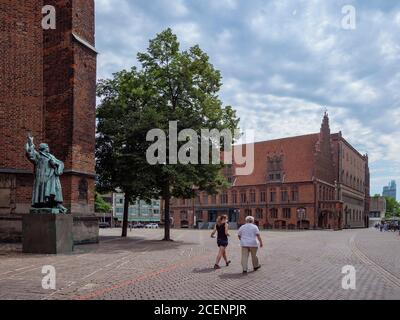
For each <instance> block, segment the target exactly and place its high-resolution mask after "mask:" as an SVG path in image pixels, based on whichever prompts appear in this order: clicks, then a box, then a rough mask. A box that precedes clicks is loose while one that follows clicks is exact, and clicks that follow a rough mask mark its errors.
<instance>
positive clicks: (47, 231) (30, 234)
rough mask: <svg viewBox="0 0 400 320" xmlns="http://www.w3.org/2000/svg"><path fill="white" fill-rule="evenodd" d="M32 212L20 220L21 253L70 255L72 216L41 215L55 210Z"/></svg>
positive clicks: (35, 210) (71, 246)
mask: <svg viewBox="0 0 400 320" xmlns="http://www.w3.org/2000/svg"><path fill="white" fill-rule="evenodd" d="M32 210H33V211H34V212H35V213H32ZM32 210H31V214H28V215H24V216H23V218H22V251H23V252H24V253H33V254H67V253H71V252H72V251H73V246H74V244H73V234H72V227H73V217H72V215H65V214H50V213H49V211H47V212H48V213H43V212H46V210H57V209H32ZM38 210H39V211H38ZM40 210H41V211H40ZM38 212H40V213H38Z"/></svg>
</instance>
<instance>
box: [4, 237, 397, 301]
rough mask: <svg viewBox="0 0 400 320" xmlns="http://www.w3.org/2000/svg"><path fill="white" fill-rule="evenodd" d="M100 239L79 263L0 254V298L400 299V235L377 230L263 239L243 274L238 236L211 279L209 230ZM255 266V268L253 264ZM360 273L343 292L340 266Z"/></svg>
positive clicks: (73, 258)
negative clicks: (256, 262) (47, 281)
mask: <svg viewBox="0 0 400 320" xmlns="http://www.w3.org/2000/svg"><path fill="white" fill-rule="evenodd" d="M120 232H121V230H120V229H110V230H102V231H101V243H100V244H99V245H84V246H77V247H76V248H75V252H74V253H73V254H72V255H60V256H38V255H25V254H22V253H21V246H20V245H5V244H1V245H0V299H145V300H150V299H151V300H153V299H165V300H178V299H211V300H212V299H227V300H231V299H245V300H249V299H250V300H257V299H400V236H399V235H398V234H394V233H391V232H390V233H389V232H388V233H380V232H379V231H376V230H365V229H362V230H344V231H339V232H334V231H306V232H268V231H265V232H262V237H263V239H264V243H265V247H264V248H263V249H261V251H260V252H259V256H260V260H261V263H262V268H261V269H260V270H259V271H257V272H250V273H249V274H248V275H242V273H241V266H240V250H239V241H238V239H237V236H236V234H237V232H236V231H231V234H232V237H231V239H230V245H229V247H228V255H229V257H230V259H231V260H232V261H233V263H232V265H231V266H230V267H223V268H222V269H221V270H218V271H214V270H213V269H212V266H213V264H214V260H215V256H216V254H217V246H216V240H215V239H211V238H210V232H209V231H198V230H172V236H173V238H174V239H175V241H174V242H171V243H165V242H162V241H159V239H161V238H162V233H163V230H132V232H130V233H129V237H128V238H127V239H120V238H119V234H120ZM249 262H250V261H249ZM44 265H52V266H54V267H55V269H56V290H45V289H43V288H42V279H43V277H44V275H43V274H42V267H43V266H44ZM345 265H352V266H354V267H355V268H356V271H357V274H356V280H357V282H356V290H344V289H342V278H343V277H344V275H343V274H342V273H341V272H342V267H343V266H345Z"/></svg>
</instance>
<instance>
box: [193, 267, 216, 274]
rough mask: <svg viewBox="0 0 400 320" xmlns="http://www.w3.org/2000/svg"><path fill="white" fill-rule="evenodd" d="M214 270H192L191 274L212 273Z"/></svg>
mask: <svg viewBox="0 0 400 320" xmlns="http://www.w3.org/2000/svg"><path fill="white" fill-rule="evenodd" d="M215 271H216V270H215V269H214V268H202V269H200V268H194V269H193V272H194V273H212V272H215Z"/></svg>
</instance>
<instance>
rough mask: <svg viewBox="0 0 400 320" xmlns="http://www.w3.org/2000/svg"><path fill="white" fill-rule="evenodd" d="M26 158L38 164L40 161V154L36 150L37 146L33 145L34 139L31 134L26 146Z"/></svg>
mask: <svg viewBox="0 0 400 320" xmlns="http://www.w3.org/2000/svg"><path fill="white" fill-rule="evenodd" d="M25 151H26V156H27V157H28V159H29V161H31V162H33V163H36V162H37V161H38V159H39V153H38V152H37V151H36V149H35V144H34V143H33V137H32V135H31V134H30V133H29V134H28V142H27V143H26V145H25Z"/></svg>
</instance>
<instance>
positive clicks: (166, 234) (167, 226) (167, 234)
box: [163, 195, 171, 241]
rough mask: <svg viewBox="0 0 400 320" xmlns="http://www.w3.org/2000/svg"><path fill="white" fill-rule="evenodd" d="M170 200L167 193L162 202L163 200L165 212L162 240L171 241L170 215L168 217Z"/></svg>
mask: <svg viewBox="0 0 400 320" xmlns="http://www.w3.org/2000/svg"><path fill="white" fill-rule="evenodd" d="M170 200H171V196H170V195H167V196H166V197H164V202H165V208H164V210H165V213H164V239H163V240H164V241H171V232H170V230H171V217H170V214H169V212H170V210H169V208H170Z"/></svg>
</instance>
